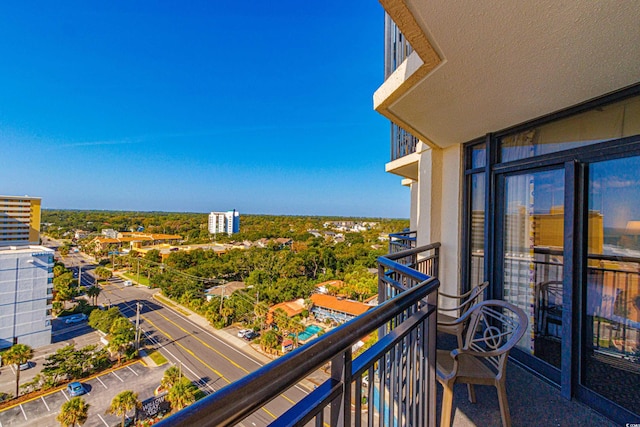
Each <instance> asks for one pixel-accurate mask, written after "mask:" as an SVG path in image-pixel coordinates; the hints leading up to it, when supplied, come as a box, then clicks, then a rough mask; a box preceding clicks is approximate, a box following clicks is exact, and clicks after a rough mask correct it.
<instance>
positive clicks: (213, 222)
mask: <svg viewBox="0 0 640 427" xmlns="http://www.w3.org/2000/svg"><path fill="white" fill-rule="evenodd" d="M238 231H240V212H238V211H236V210H235V209H234V210H232V211H227V212H211V213H210V214H209V233H211V234H218V233H227V234H228V235H232V234H233V233H237V232H238Z"/></svg>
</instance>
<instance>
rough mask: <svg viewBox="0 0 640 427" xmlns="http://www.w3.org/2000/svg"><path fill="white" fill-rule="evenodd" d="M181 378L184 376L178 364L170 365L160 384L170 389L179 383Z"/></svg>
mask: <svg viewBox="0 0 640 427" xmlns="http://www.w3.org/2000/svg"><path fill="white" fill-rule="evenodd" d="M180 378H182V374H181V372H180V369H179V368H178V367H177V366H170V367H169V368H167V370H166V371H164V375H163V376H162V380H160V386H161V387H162V388H163V389H165V390H169V389H171V387H173V386H174V385H176V384H177V383H178V381H179V380H180Z"/></svg>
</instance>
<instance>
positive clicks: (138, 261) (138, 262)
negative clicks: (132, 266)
mask: <svg viewBox="0 0 640 427" xmlns="http://www.w3.org/2000/svg"><path fill="white" fill-rule="evenodd" d="M136 259H137V260H138V284H139V283H140V258H136Z"/></svg>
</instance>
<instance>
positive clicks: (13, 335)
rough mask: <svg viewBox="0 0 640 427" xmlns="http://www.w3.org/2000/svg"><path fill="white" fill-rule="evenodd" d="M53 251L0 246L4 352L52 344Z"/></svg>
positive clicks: (1, 343) (0, 314)
mask: <svg viewBox="0 0 640 427" xmlns="http://www.w3.org/2000/svg"><path fill="white" fill-rule="evenodd" d="M53 253H54V252H53V250H51V249H49V248H45V247H43V246H33V245H24V246H4V247H0V349H3V348H8V347H11V346H12V345H14V344H18V343H20V344H27V345H29V346H31V347H34V348H35V347H41V346H43V345H47V344H51V309H52V305H53Z"/></svg>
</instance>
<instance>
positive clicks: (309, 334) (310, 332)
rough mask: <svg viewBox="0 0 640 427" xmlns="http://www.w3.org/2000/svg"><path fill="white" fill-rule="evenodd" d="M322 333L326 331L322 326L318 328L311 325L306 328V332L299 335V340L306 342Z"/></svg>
mask: <svg viewBox="0 0 640 427" xmlns="http://www.w3.org/2000/svg"><path fill="white" fill-rule="evenodd" d="M320 331H324V329H322V328H321V327H320V326H316V325H309V326H307V327H306V328H305V330H304V331H302V332H300V333H299V334H298V340H299V341H306V340H308V339H309V338H311V337H312V336H314V335H315V334H317V333H318V332H320Z"/></svg>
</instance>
